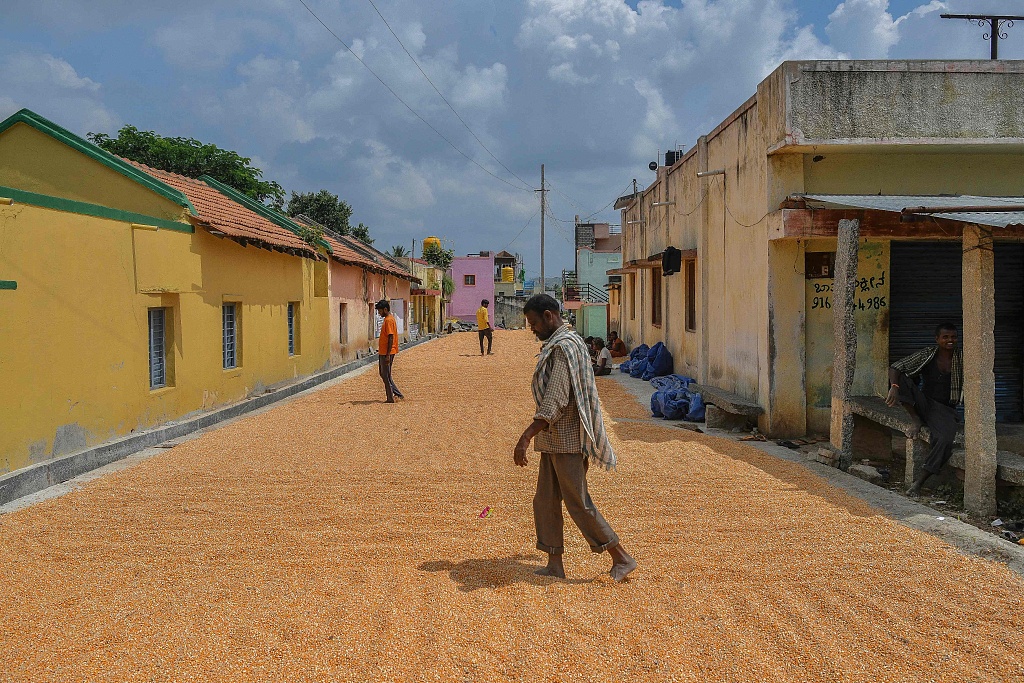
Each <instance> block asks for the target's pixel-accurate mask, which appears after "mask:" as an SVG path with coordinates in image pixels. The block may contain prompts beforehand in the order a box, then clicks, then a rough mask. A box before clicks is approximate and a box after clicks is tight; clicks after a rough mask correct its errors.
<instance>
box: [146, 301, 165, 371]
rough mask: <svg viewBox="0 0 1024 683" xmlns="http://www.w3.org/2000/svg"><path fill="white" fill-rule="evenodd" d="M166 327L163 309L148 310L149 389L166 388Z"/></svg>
mask: <svg viewBox="0 0 1024 683" xmlns="http://www.w3.org/2000/svg"><path fill="white" fill-rule="evenodd" d="M166 330H167V325H166V311H165V309H163V308H151V309H149V388H150V389H159V388H161V387H165V386H167V332H166Z"/></svg>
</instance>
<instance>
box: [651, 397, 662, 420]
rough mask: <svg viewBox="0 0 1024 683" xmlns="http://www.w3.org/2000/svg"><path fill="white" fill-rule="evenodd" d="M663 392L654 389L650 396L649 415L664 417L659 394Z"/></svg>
mask: <svg viewBox="0 0 1024 683" xmlns="http://www.w3.org/2000/svg"><path fill="white" fill-rule="evenodd" d="M662 393H663V392H660V391H656V392H654V395H652V396H651V417H665V415H664V414H663V413H662V412H661V394H662Z"/></svg>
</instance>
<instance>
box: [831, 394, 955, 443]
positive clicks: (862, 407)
mask: <svg viewBox="0 0 1024 683" xmlns="http://www.w3.org/2000/svg"><path fill="white" fill-rule="evenodd" d="M846 402H847V403H848V404H849V406H850V411H851V412H853V413H854V414H855V415H860V416H861V417H866V418H867V419H869V420H871V421H872V422H877V423H878V424H880V425H882V426H884V427H889V428H890V429H895V430H896V431H898V432H901V433H903V434H906V433H907V432H908V431H909V430H910V427H911V426H912V425H913V422H911V421H910V415H908V414H907V411H906V410H904V409H903V408H902V407H898V408H890V407H889V406H887V405H886V404H885V401H883V400H882V399H880V398H878V397H877V396H851V397H850V398H848V399H847V401H846ZM917 438H919V439H921V441H924V442H925V443H931V432H929V431H928V428H927V427H922V428H921V432H920V434H919V435H918V437H917ZM953 443H955V444H956V445H957V446H963V445H964V430H962V429H960V430H958V431H957V433H956V440H955V441H954V442H953Z"/></svg>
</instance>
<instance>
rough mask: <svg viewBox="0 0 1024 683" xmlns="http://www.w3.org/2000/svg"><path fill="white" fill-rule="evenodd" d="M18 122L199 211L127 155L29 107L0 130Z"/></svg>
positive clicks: (162, 195) (0, 124)
mask: <svg viewBox="0 0 1024 683" xmlns="http://www.w3.org/2000/svg"><path fill="white" fill-rule="evenodd" d="M16 123H24V124H25V125H27V126H31V127H32V128H35V129H36V130H38V131H39V132H40V133H44V134H46V135H49V136H50V137H51V138H53V139H54V140H57V141H58V142H62V143H64V144H65V145H67V146H68V147H71V148H72V149H75V150H77V151H79V152H81V153H82V154H84V155H86V156H87V157H89V158H90V159H93V160H94V161H98V162H99V163H101V164H103V165H104V166H106V167H107V168H109V169H112V170H114V171H117V172H118V173H120V174H121V175H123V176H125V177H126V178H128V179H129V180H133V181H135V182H136V183H138V184H140V185H142V186H143V187H145V188H146V189H147V190H150V191H152V192H155V193H156V194H158V195H160V196H161V197H163V198H164V199H169V200H170V201H172V202H174V203H175V204H177V205H178V206H183V207H185V208H187V209H188V210H189V212H190V213H191V214H192V215H193V216H196V215H198V212H197V211H196V207H194V206H192V202H190V201H189V200H188V197H186V196H185V194H184V193H183V192H181V191H180V190H176V189H174V188H173V187H171V186H170V185H168V184H167V183H165V182H163V181H162V180H158V179H157V178H154V177H153V176H151V175H149V174H148V173H146V172H145V171H143V170H142V169H140V168H136V167H135V166H132V165H131V164H129V163H128V162H126V161H125V160H124V159H121V158H119V157H117V156H115V155H113V154H111V153H110V152H108V151H107V150H105V149H103V148H101V147H97V146H96V145H94V144H93V143H91V142H89V141H88V140H86V139H84V138H81V137H79V136H77V135H75V134H74V133H72V132H71V131H69V130H67V129H66V128H62V127H61V126H58V125H57V124H56V123H54V122H53V121H50V120H48V119H45V118H43V117H42V116H40V115H39V114H37V113H35V112H34V111H31V110H29V109H22V110H21V111H19V112H17V113H15V114H12V115H11V116H9V117H7V118H6V119H4V120H3V121H0V133H3V132H4V131H5V130H7V129H8V128H10V127H11V126H13V125H14V124H16Z"/></svg>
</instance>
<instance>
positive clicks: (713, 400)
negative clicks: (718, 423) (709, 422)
mask: <svg viewBox="0 0 1024 683" xmlns="http://www.w3.org/2000/svg"><path fill="white" fill-rule="evenodd" d="M690 391H692V392H694V393H696V394H700V395H701V398H703V399H704V403H710V404H712V405H715V406H718V407H719V408H721V409H722V410H724V411H725V412H727V413H732V414H733V415H746V416H747V417H757V416H758V415H760V414H761V413H763V412H764V408H762V407H761V406H759V405H757V404H756V403H754V402H753V401H751V400H748V399H745V398H743V397H742V396H740V395H739V394H734V393H732V392H731V391H726V390H724V389H719V388H718V387H712V386H708V385H707V384H697V383H696V382H690Z"/></svg>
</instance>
